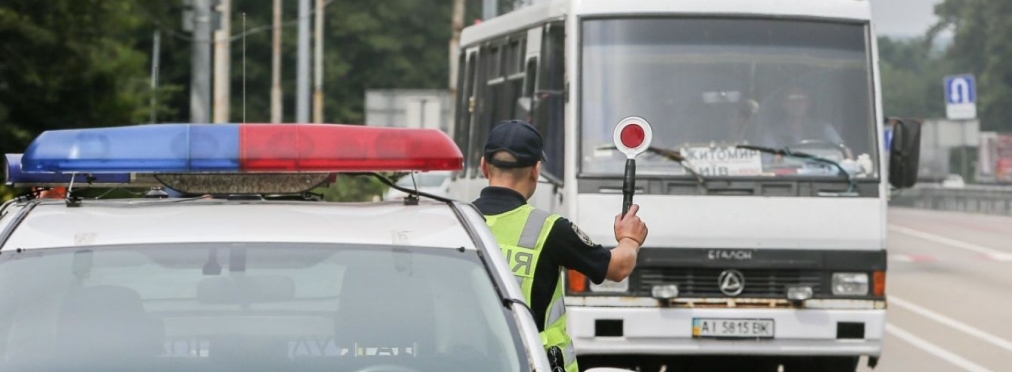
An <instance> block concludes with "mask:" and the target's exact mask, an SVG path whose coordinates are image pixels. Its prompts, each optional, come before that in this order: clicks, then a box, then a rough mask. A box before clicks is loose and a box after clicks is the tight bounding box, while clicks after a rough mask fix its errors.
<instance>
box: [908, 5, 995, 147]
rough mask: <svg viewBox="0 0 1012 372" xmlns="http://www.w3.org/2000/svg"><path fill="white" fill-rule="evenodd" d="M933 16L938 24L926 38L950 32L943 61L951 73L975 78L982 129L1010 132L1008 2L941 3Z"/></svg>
mask: <svg viewBox="0 0 1012 372" xmlns="http://www.w3.org/2000/svg"><path fill="white" fill-rule="evenodd" d="M935 14H937V15H938V17H939V22H938V24H937V25H935V26H934V27H933V28H932V29H931V30H930V31H929V34H928V37H929V38H932V37H935V36H936V35H938V34H939V33H940V32H943V31H945V30H951V31H952V32H954V39H953V43H952V44H951V46H950V47H949V49H948V50H947V51H946V58H947V59H948V60H949V61H951V63H952V67H953V68H954V70H953V72H969V73H973V74H974V75H975V76H976V77H977V85H978V93H977V96H978V110H979V112H978V115H979V117H980V118H981V126H982V129H989V130H1002V131H1012V43H1010V42H1009V40H1012V16H1009V15H1010V14H1012V2H1010V1H1008V0H945V1H944V2H942V3H941V4H939V5H937V6H936V7H935Z"/></svg>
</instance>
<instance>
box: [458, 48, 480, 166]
mask: <svg viewBox="0 0 1012 372" xmlns="http://www.w3.org/2000/svg"><path fill="white" fill-rule="evenodd" d="M477 55H478V53H474V52H472V53H466V54H465V53H461V55H460V66H461V67H462V68H461V69H460V75H459V77H458V79H457V102H455V104H456V105H457V113H456V123H455V125H454V128H453V140H454V142H456V143H457V147H459V148H460V152H461V153H464V154H467V153H468V145H469V143H468V142H470V141H469V139H470V136H471V117H472V113H473V112H474V105H473V104H474V102H475V99H474V84H475V79H474V78H475V72H476V71H475V70H476V68H475V67H476V66H475V64H476V62H477V59H478V58H477ZM465 58H466V63H465ZM464 162H465V164H464V169H468V167H469V166H470V165H471V163H472V161H471V159H470V157H465V158H464Z"/></svg>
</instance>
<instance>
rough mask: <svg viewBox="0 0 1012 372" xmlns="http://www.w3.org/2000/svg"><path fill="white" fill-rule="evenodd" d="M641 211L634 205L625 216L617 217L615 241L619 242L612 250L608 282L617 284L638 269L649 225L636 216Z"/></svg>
mask: <svg viewBox="0 0 1012 372" xmlns="http://www.w3.org/2000/svg"><path fill="white" fill-rule="evenodd" d="M639 210H640V207H639V206H638V205H635V204H634V205H633V206H632V207H631V208H629V212H628V213H626V214H625V216H623V215H618V216H615V241H617V242H618V246H617V247H615V249H612V250H611V261H610V262H609V263H608V275H607V278H608V280H611V281H615V282H620V281H622V280H625V278H627V277H629V274H631V273H632V271H633V269H634V268H636V257H637V255H638V254H639V251H640V246H642V245H643V242H644V241H646V239H647V225H646V224H645V223H643V220H641V219H640V218H639V216H637V215H636V213H637V212H639Z"/></svg>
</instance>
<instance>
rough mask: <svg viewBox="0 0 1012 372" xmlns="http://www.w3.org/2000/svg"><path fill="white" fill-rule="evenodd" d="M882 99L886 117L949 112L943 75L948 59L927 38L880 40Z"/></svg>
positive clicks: (918, 115)
mask: <svg viewBox="0 0 1012 372" xmlns="http://www.w3.org/2000/svg"><path fill="white" fill-rule="evenodd" d="M878 48H879V68H880V73H881V75H882V102H883V106H884V107H883V112H884V113H885V115H886V116H896V117H919V118H930V117H939V116H942V115H945V106H944V102H943V101H942V96H943V87H942V77H943V76H944V75H945V69H946V66H947V62H946V61H944V60H943V59H942V58H941V56H940V53H938V52H937V51H935V50H934V49H933V47H932V45H931V41H930V40H927V39H925V38H914V39H909V40H893V39H890V38H888V37H880V38H879V39H878Z"/></svg>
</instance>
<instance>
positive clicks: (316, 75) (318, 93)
mask: <svg viewBox="0 0 1012 372" xmlns="http://www.w3.org/2000/svg"><path fill="white" fill-rule="evenodd" d="M323 1H324V0H316V17H315V18H316V19H315V20H314V23H313V26H314V27H315V29H316V30H315V31H316V32H315V34H316V37H315V39H316V48H315V50H314V51H313V65H314V66H313V122H314V123H317V124H319V123H322V122H323V6H324V4H323Z"/></svg>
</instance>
